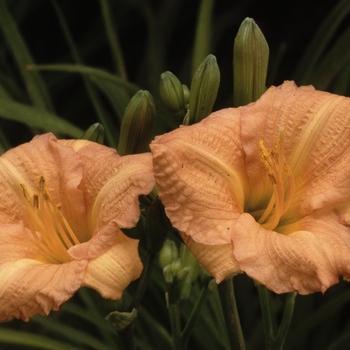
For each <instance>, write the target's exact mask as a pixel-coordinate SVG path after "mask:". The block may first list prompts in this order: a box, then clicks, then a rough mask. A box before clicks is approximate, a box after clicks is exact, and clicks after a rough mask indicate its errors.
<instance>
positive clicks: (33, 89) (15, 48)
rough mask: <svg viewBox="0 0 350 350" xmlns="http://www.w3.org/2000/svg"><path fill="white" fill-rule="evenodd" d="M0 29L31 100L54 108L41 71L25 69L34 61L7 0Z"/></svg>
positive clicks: (1, 3) (0, 8) (2, 5)
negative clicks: (7, 4)
mask: <svg viewBox="0 0 350 350" xmlns="http://www.w3.org/2000/svg"><path fill="white" fill-rule="evenodd" d="M0 29H1V30H2V32H3V34H4V35H5V38H6V40H7V43H8V45H9V46H10V48H11V51H12V53H13V55H14V57H15V60H16V62H17V65H18V68H19V71H20V73H21V74H22V77H23V80H24V83H25V85H26V89H27V93H28V95H29V96H30V99H31V101H32V102H33V104H34V105H35V106H37V107H39V108H42V109H50V110H52V109H53V108H52V103H51V100H50V96H49V94H48V93H47V87H46V86H45V84H44V82H43V80H42V79H41V77H40V75H39V73H38V72H28V71H26V70H24V69H23V68H24V67H25V65H27V64H31V63H33V59H32V57H31V54H30V52H29V50H28V48H27V46H26V43H25V41H24V40H23V38H22V36H21V34H20V32H19V30H18V28H17V25H16V23H15V21H14V20H13V18H12V16H11V14H10V13H9V11H8V9H7V7H6V1H0Z"/></svg>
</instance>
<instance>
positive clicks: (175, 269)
mask: <svg viewBox="0 0 350 350" xmlns="http://www.w3.org/2000/svg"><path fill="white" fill-rule="evenodd" d="M170 266H171V271H172V272H173V274H174V276H177V274H178V273H179V271H180V270H181V269H182V262H181V259H176V260H174V261H173V262H172V264H171V265H170Z"/></svg>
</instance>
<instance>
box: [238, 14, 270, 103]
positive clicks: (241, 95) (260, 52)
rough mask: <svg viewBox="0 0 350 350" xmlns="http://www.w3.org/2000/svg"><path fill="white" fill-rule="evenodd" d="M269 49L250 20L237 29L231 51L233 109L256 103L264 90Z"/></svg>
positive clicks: (261, 34)
mask: <svg viewBox="0 0 350 350" xmlns="http://www.w3.org/2000/svg"><path fill="white" fill-rule="evenodd" d="M268 60H269V46H268V44H267V42H266V39H265V37H264V34H263V33H262V32H261V30H260V28H259V27H258V26H257V24H256V23H255V22H254V20H253V19H252V18H246V19H245V20H244V21H243V22H242V24H241V26H240V27H239V30H238V33H237V36H236V39H235V43H234V47H233V105H234V106H235V107H238V106H244V105H247V104H248V103H250V102H254V101H256V100H257V99H258V98H260V96H261V95H262V94H263V93H264V92H265V90H266V86H265V85H266V75H267V66H268Z"/></svg>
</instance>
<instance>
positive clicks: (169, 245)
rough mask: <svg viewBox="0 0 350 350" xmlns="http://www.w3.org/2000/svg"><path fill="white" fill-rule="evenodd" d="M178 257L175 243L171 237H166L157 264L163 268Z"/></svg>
mask: <svg viewBox="0 0 350 350" xmlns="http://www.w3.org/2000/svg"><path fill="white" fill-rule="evenodd" d="M178 257H179V251H178V249H177V246H176V243H175V242H174V241H172V240H171V239H166V240H165V241H164V244H163V247H162V249H161V250H160V252H159V258H158V261H159V265H160V266H161V267H162V268H164V267H166V266H168V265H171V264H172V262H173V261H175V260H176V259H177V258H178Z"/></svg>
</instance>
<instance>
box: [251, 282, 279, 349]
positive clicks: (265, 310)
mask: <svg viewBox="0 0 350 350" xmlns="http://www.w3.org/2000/svg"><path fill="white" fill-rule="evenodd" d="M255 286H256V287H257V288H258V293H259V300H260V307H261V312H262V316H263V325H264V332H265V342H266V349H271V346H272V343H273V339H274V337H275V332H276V327H275V323H274V320H273V317H272V314H273V312H272V310H271V295H270V291H269V290H268V289H267V288H266V287H265V286H263V285H262V284H260V283H259V282H256V281H255Z"/></svg>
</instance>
